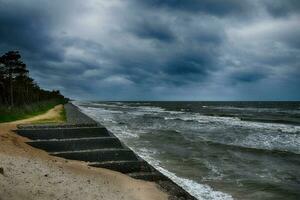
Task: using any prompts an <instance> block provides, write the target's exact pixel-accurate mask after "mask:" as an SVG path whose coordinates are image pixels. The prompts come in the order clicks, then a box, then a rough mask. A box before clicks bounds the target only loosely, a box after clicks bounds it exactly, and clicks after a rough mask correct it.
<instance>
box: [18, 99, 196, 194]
mask: <svg viewBox="0 0 300 200" xmlns="http://www.w3.org/2000/svg"><path fill="white" fill-rule="evenodd" d="M65 110H66V116H67V123H66V124H57V125H47V124H44V125H23V126H19V127H18V130H17V131H16V132H17V133H18V134H19V135H21V136H24V137H27V138H29V139H31V140H32V141H30V142H28V144H29V145H31V146H33V147H35V148H40V149H43V150H45V151H47V152H48V153H49V154H50V155H53V156H58V157H63V158H66V159H72V160H81V161H86V162H87V164H88V165H89V166H92V167H101V168H107V169H111V170H114V171H118V172H121V173H124V174H127V175H129V176H131V177H132V178H136V179H142V180H146V181H154V182H156V183H157V184H158V185H159V186H160V187H161V188H162V190H164V191H166V192H167V193H168V194H169V195H170V199H188V200H190V199H191V200H192V199H193V200H194V199H196V198H194V197H193V196H191V195H190V194H189V193H188V192H186V191H185V190H184V189H182V188H181V187H180V186H178V185H177V184H175V183H174V182H173V181H172V180H171V179H169V178H168V177H166V176H165V175H163V174H162V173H160V172H159V171H158V170H156V169H155V168H154V167H152V166H151V165H150V164H148V163H147V162H146V161H145V160H143V159H142V158H141V157H139V156H138V155H137V154H135V153H134V152H133V151H132V150H131V149H129V148H128V147H127V146H126V145H124V144H123V143H122V142H121V141H120V140H119V139H118V138H117V137H116V136H115V135H114V134H113V133H111V132H109V131H108V130H107V129H106V128H105V127H103V126H102V125H100V124H98V123H97V122H96V121H94V120H93V119H91V118H90V117H88V116H87V115H85V114H83V113H82V112H81V111H80V110H79V109H78V108H77V107H76V106H74V105H73V104H70V103H69V104H66V105H65Z"/></svg>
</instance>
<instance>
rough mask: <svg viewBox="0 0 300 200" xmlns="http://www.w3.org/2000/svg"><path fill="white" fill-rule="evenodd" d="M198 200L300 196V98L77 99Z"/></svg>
mask: <svg viewBox="0 0 300 200" xmlns="http://www.w3.org/2000/svg"><path fill="white" fill-rule="evenodd" d="M75 104H76V105H78V106H79V107H80V108H81V109H82V110H83V112H85V113H86V114H88V115H89V116H91V117H93V118H94V119H96V120H97V121H99V122H100V123H101V124H103V125H104V126H106V127H107V128H108V129H109V130H111V131H112V132H113V133H115V134H116V136H117V137H119V138H120V139H121V140H122V141H123V142H124V143H126V144H127V145H128V146H129V147H130V148H132V149H133V150H134V151H135V152H137V153H138V154H139V155H140V156H141V157H143V158H144V159H146V160H147V161H148V162H150V163H151V164H152V165H154V166H155V167H156V168H157V169H158V170H160V171H161V172H163V173H164V174H165V175H167V176H169V177H170V178H172V179H173V180H174V181H175V182H177V183H178V184H179V185H181V186H182V187H183V188H185V189H186V190H187V191H189V192H190V193H191V194H192V195H194V196H195V197H197V198H198V199H243V200H244V199H245V200H247V199H255V200H262V199H272V200H273V199H291V200H292V199H295V200H296V199H300V102H75Z"/></svg>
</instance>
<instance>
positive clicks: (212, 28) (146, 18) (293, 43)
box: [0, 0, 300, 100]
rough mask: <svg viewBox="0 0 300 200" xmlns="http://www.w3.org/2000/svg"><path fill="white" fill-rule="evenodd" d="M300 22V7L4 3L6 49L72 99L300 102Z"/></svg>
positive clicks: (152, 0)
mask: <svg viewBox="0 0 300 200" xmlns="http://www.w3.org/2000/svg"><path fill="white" fill-rule="evenodd" d="M273 2H274V3H273ZM299 21H300V14H299V3H298V1H296V0H295V1H294V0H288V1H283V0H282V1H280V0H278V1H269V0H264V1H250V0H249V1H239V0H229V1H218V0H213V1H211V0H209V1H208V0H203V1H198V0H197V1H196V0H186V1H179V0H166V1H157V0H139V1H138V0H127V1H122V0H114V1H104V0H102V1H96V0H88V1H84V2H83V1H79V0H75V1H71V0H65V1H46V0H44V1H38V0H28V1H24V2H19V1H16V0H9V1H8V0H0V24H1V26H0V52H1V53H4V52H5V51H8V50H12V49H18V50H20V51H21V53H22V55H23V57H24V59H25V62H26V63H28V66H29V69H30V71H31V74H32V76H33V77H34V78H35V79H36V80H37V81H38V82H39V83H40V84H41V85H42V87H45V88H48V89H51V88H58V89H60V90H61V91H62V92H63V93H64V94H66V95H67V96H69V97H72V98H80V99H110V100H138V99H141V100H147V99H148V100H149V99H150V100H168V99H169V100H170V99H172V100H238V99H243V100H246V99H250V100H255V99H261V98H265V99H276V100H277V99H281V100H282V99H284V97H282V93H281V91H283V90H284V91H285V92H284V95H285V97H286V99H299V98H300V94H298V93H295V91H296V88H295V84H299V83H300V80H299V76H296V75H295V74H299V71H300V66H299V63H300V58H299V55H300V52H299V51H300V50H299V47H300V44H299V39H298V38H299V37H300V29H299V28H298V27H299V26H297V24H298V23H299ZM272 88H280V90H278V91H276V90H275V91H274V90H272V92H270V90H271V89H272ZM247 90H249V91H251V92H245V91H247ZM258 97H259V98H258Z"/></svg>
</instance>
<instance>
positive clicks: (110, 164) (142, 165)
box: [89, 160, 155, 173]
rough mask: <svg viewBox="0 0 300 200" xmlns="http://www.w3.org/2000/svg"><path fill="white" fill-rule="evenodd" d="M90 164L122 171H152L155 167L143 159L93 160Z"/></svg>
mask: <svg viewBox="0 0 300 200" xmlns="http://www.w3.org/2000/svg"><path fill="white" fill-rule="evenodd" d="M89 166H92V167H101V168H106V169H110V170H114V171H118V172H121V173H132V172H152V171H155V169H154V168H153V167H152V166H151V165H149V164H148V163H147V162H145V161H143V160H121V161H106V162H91V163H89Z"/></svg>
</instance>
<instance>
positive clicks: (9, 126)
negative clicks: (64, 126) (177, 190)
mask: <svg viewBox="0 0 300 200" xmlns="http://www.w3.org/2000/svg"><path fill="white" fill-rule="evenodd" d="M50 111H51V112H52V111H53V109H51V110H50ZM50 111H48V112H47V113H46V114H42V115H39V117H37V116H36V117H33V118H34V119H32V118H30V119H26V120H20V121H16V122H11V123H2V124H0V130H1V132H0V160H1V163H0V168H1V169H3V174H2V173H0V197H1V198H4V199H5V200H7V199H8V200H9V199H11V200H17V199H55V198H56V199H57V198H58V199H108V200H110V199H111V200H113V199H154V200H156V199H157V200H160V199H162V200H163V199H167V198H168V195H167V194H166V193H164V192H162V191H161V190H160V189H158V186H157V185H156V184H155V183H153V182H146V181H142V180H136V179H133V178H130V177H128V176H126V175H124V174H121V173H119V172H115V171H111V170H108V169H102V168H93V167H89V166H87V165H86V163H85V162H81V161H73V160H66V159H63V158H58V157H53V156H50V155H48V153H46V152H45V151H43V150H39V149H36V148H33V147H31V146H29V145H28V144H26V143H25V142H28V141H29V140H28V139H27V138H24V137H21V136H18V135H16V134H15V133H13V132H12V130H14V129H16V127H17V125H18V124H20V123H30V122H32V121H34V120H36V119H37V118H39V119H42V118H47V117H49V116H48V115H49V112H50ZM66 186H67V187H66Z"/></svg>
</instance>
